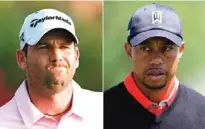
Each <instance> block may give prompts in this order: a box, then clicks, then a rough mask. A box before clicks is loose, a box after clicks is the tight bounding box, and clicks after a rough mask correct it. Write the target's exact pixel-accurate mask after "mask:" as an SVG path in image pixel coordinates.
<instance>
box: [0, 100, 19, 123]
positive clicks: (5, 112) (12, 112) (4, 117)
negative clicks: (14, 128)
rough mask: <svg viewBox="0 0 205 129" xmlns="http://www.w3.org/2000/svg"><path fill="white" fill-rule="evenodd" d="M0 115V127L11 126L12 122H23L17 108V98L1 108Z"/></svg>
mask: <svg viewBox="0 0 205 129" xmlns="http://www.w3.org/2000/svg"><path fill="white" fill-rule="evenodd" d="M0 114H1V115H0V125H7V124H9V125H10V124H11V121H12V122H14V123H21V122H22V121H21V119H20V117H19V116H20V114H19V112H18V109H17V106H16V102H15V97H13V98H12V99H11V100H10V101H8V102H7V103H6V104H5V105H3V106H2V107H0Z"/></svg>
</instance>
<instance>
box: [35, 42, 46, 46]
mask: <svg viewBox="0 0 205 129" xmlns="http://www.w3.org/2000/svg"><path fill="white" fill-rule="evenodd" d="M48 44H49V43H48V42H38V43H37V44H36V46H39V45H48Z"/></svg>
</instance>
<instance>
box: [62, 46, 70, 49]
mask: <svg viewBox="0 0 205 129" xmlns="http://www.w3.org/2000/svg"><path fill="white" fill-rule="evenodd" d="M61 48H62V49H67V48H70V47H69V46H61Z"/></svg>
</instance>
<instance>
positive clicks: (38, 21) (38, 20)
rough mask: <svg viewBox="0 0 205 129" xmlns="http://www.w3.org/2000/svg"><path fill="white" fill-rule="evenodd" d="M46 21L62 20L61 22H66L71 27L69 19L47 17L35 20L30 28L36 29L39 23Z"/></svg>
mask: <svg viewBox="0 0 205 129" xmlns="http://www.w3.org/2000/svg"><path fill="white" fill-rule="evenodd" d="M46 20H61V21H64V22H66V23H68V24H69V25H71V22H69V21H68V19H64V18H62V17H60V16H46V17H43V18H41V19H33V20H32V21H31V24H30V27H34V28H35V27H36V26H37V24H38V23H40V22H44V21H46Z"/></svg>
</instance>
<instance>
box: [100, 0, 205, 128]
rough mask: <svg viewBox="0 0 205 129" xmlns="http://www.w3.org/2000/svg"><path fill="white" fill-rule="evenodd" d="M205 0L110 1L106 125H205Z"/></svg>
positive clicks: (106, 7)
mask: <svg viewBox="0 0 205 129" xmlns="http://www.w3.org/2000/svg"><path fill="white" fill-rule="evenodd" d="M204 14H205V2H202V1H201V2H186V1H183V2H174V1H168V2H161V1H159V2H155V3H153V2H151V1H150V2H149V1H140V2H134V1H130V2H125V1H105V2H104V51H103V52H104V58H103V63H104V64H103V65H104V129H115V128H116V129H138V128H139V129H158V128H159V129H205V97H204V95H205V79H204V78H205V67H204V66H205V52H204V50H205V15H204Z"/></svg>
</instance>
